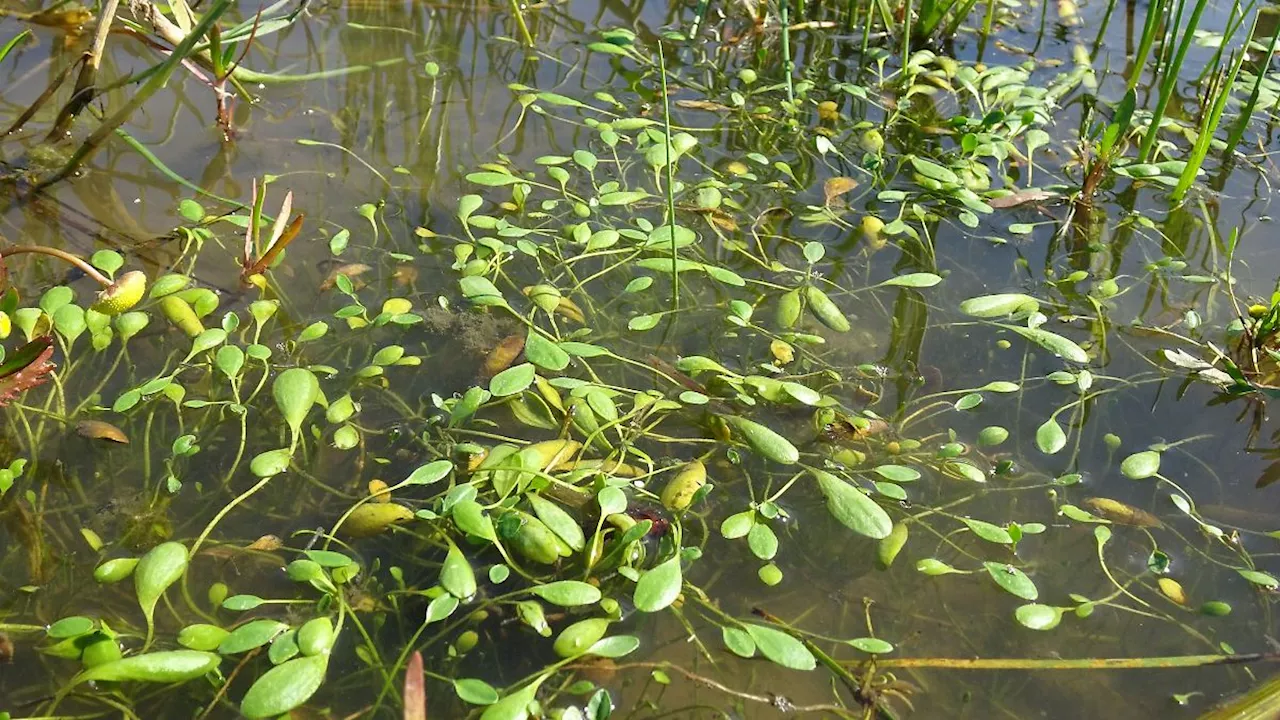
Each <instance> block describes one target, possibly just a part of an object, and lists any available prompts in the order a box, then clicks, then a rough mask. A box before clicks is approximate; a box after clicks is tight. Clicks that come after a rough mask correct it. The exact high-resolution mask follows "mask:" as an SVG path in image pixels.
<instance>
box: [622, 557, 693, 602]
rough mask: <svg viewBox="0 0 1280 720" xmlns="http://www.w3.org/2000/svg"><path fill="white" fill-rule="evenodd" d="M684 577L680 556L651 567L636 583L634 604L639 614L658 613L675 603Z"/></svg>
mask: <svg viewBox="0 0 1280 720" xmlns="http://www.w3.org/2000/svg"><path fill="white" fill-rule="evenodd" d="M683 583H684V576H683V575H682V574H681V572H680V555H679V553H677V554H676V555H674V556H672V557H671V559H669V560H667V561H665V562H663V563H661V564H659V565H657V566H655V567H653V568H652V569H650V570H648V571H647V572H645V574H643V575H641V576H640V580H639V581H638V582H637V583H636V592H635V598H634V600H635V604H636V609H637V610H639V611H641V612H658V611H659V610H662V609H663V608H666V607H667V606H669V605H670V604H671V603H673V602H675V601H676V598H677V597H679V596H680V588H681V586H682V585H683Z"/></svg>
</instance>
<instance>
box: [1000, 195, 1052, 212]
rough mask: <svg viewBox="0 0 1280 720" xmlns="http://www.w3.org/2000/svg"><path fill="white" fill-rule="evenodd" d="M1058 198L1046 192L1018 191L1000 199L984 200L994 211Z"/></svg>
mask: <svg viewBox="0 0 1280 720" xmlns="http://www.w3.org/2000/svg"><path fill="white" fill-rule="evenodd" d="M1056 197H1058V195H1057V194H1056V193H1051V192H1048V191H1047V190H1018V191H1017V192H1014V193H1012V194H1010V195H1002V196H1000V197H993V198H986V202H987V204H988V205H990V206H991V207H993V208H995V209H996V210H1003V209H1005V208H1011V207H1017V206H1019V205H1025V204H1026V203H1033V202H1044V201H1045V200H1052V199H1054V198H1056Z"/></svg>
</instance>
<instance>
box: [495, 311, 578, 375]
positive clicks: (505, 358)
mask: <svg viewBox="0 0 1280 720" xmlns="http://www.w3.org/2000/svg"><path fill="white" fill-rule="evenodd" d="M556 309H557V310H558V309H559V308H558V307H557V308H556ZM522 352H524V333H517V334H515V335H508V336H506V337H504V338H502V341H501V342H499V343H498V346H497V347H495V348H494V349H493V350H491V351H490V352H489V355H488V356H487V357H486V358H485V359H484V365H482V366H481V367H480V377H482V378H484V379H486V380H487V379H489V378H491V377H493V376H494V375H497V374H498V373H500V372H502V371H503V370H506V369H507V368H509V367H511V364H512V363H514V362H515V361H516V358H518V357H520V353H522Z"/></svg>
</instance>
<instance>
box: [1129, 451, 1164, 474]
mask: <svg viewBox="0 0 1280 720" xmlns="http://www.w3.org/2000/svg"><path fill="white" fill-rule="evenodd" d="M1120 472H1121V473H1123V474H1124V476H1125V477H1127V478H1129V479H1130V480H1145V479H1147V478H1149V477H1151V476H1153V475H1155V474H1156V473H1158V472H1160V453H1158V452H1156V451H1155V450H1143V451H1142V452H1136V453H1134V454H1132V455H1130V456H1129V457H1127V458H1125V459H1124V460H1123V461H1121V462H1120Z"/></svg>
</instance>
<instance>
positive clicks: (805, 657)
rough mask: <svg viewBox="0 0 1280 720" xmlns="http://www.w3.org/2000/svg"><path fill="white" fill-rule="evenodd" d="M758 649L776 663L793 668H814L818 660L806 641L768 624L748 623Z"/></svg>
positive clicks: (748, 632) (748, 630)
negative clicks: (801, 640)
mask: <svg viewBox="0 0 1280 720" xmlns="http://www.w3.org/2000/svg"><path fill="white" fill-rule="evenodd" d="M743 627H744V629H746V631H747V634H748V635H750V636H751V640H752V641H753V642H755V645H756V649H757V650H759V651H760V654H761V655H764V656H765V657H766V658H768V659H769V660H771V661H773V662H774V663H776V664H778V665H781V666H782V667H785V668H790V669H792V670H812V669H814V668H815V667H817V660H816V659H815V658H814V657H813V653H811V652H809V648H807V647H805V646H804V643H802V642H800V641H799V640H797V639H795V638H793V637H791V636H790V635H788V634H787V633H785V632H782V631H781V630H778V629H776V628H771V627H768V626H766V625H756V624H753V623H747V624H745V625H744V626H743Z"/></svg>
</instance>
